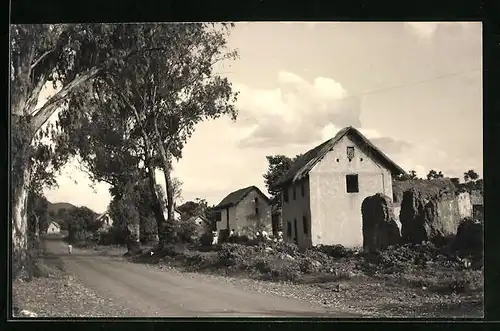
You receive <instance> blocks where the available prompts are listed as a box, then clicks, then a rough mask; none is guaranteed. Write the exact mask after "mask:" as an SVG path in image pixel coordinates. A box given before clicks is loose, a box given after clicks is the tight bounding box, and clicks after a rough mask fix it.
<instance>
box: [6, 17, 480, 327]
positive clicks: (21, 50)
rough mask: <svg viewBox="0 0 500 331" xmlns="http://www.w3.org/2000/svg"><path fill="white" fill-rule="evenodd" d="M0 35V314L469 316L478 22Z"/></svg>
mask: <svg viewBox="0 0 500 331" xmlns="http://www.w3.org/2000/svg"><path fill="white" fill-rule="evenodd" d="M9 33H10V34H9V42H10V44H9V61H10V88H9V89H10V101H9V104H10V150H11V153H10V178H11V179H10V180H11V182H10V185H11V189H10V212H11V214H10V216H9V217H10V219H11V221H10V230H11V234H10V235H9V236H10V238H9V240H11V245H10V246H9V247H10V248H9V254H10V256H11V264H10V267H11V270H10V271H9V272H10V273H11V280H12V281H11V286H12V288H11V290H12V291H11V298H10V301H11V303H12V317H14V318H16V319H30V320H36V319H39V318H56V317H59V318H67V319H69V318H77V317H102V318H123V317H134V318H141V317H142V318H171V317H185V318H194V317H207V318H209V317H211V318H213V317H218V318H224V317H232V318H249V317H261V318H330V319H331V318H340V319H344V318H345V319H352V318H361V319H364V318H366V319H373V318H399V319H401V318H483V317H484V262H483V255H484V254H483V252H484V239H483V237H484V231H483V224H484V212H483V211H484V202H483V201H484V188H483V187H484V182H483V85H482V84H483V65H482V62H483V59H482V53H483V45H482V23H481V22H467V21H446V22H430V21H425V22H404V21H399V22H396V21H394V22H390V21H387V22H382V21H381V22H375V21H373V22H347V21H343V22H335V21H332V22H327V21H322V22H319V21H318V22H314V21H311V22H307V21H303V22H298V21H297V22H295V21H286V22H280V21H275V22H274V21H266V22H265V21H262V22H259V21H235V22H188V23H184V22H178V23H173V22H168V23H166V22H165V23H162V22H157V23H152V22H148V23H141V22H138V23H64V24H63V23H61V24H53V23H50V24H49V23H44V24H11V25H10V31H9Z"/></svg>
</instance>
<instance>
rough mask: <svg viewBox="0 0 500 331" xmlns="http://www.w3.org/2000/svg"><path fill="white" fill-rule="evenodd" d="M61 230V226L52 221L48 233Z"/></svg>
mask: <svg viewBox="0 0 500 331" xmlns="http://www.w3.org/2000/svg"><path fill="white" fill-rule="evenodd" d="M59 232H61V230H60V228H59V227H57V226H56V225H54V223H50V225H49V227H48V229H47V233H59Z"/></svg>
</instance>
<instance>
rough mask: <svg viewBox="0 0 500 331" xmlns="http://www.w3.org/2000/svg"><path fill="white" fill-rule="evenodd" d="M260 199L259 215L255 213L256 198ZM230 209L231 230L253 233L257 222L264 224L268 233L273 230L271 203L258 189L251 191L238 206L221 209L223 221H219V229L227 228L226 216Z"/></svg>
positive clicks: (240, 232)
mask: <svg viewBox="0 0 500 331" xmlns="http://www.w3.org/2000/svg"><path fill="white" fill-rule="evenodd" d="M255 198H258V199H259V216H258V217H257V216H256V215H255V204H254V199H255ZM228 211H229V230H234V231H235V232H236V233H239V234H253V233H254V232H255V231H257V229H256V227H257V224H262V225H263V226H264V228H265V230H266V231H267V232H268V233H271V231H272V225H271V205H269V203H268V202H267V201H266V200H265V199H264V198H263V197H262V195H260V194H259V193H258V192H257V191H255V190H254V191H251V192H250V193H248V194H247V196H246V197H245V198H243V200H241V201H240V202H239V203H238V204H237V205H236V206H233V207H229V208H228V209H227V208H226V209H222V210H220V213H221V221H220V222H216V223H217V231H218V232H219V231H221V230H227V220H226V217H227V215H228Z"/></svg>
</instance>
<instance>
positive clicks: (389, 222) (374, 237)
mask: <svg viewBox="0 0 500 331" xmlns="http://www.w3.org/2000/svg"><path fill="white" fill-rule="evenodd" d="M361 214H362V217H363V250H364V251H365V252H375V251H378V250H381V249H385V248H387V247H389V246H391V245H397V244H399V243H400V239H401V238H400V234H399V228H398V225H397V223H396V221H395V217H394V208H393V207H392V202H391V200H390V198H389V197H387V196H385V195H383V194H380V193H377V194H375V195H372V196H369V197H367V198H366V199H365V200H363V203H362V204H361Z"/></svg>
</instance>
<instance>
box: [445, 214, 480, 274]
mask: <svg viewBox="0 0 500 331" xmlns="http://www.w3.org/2000/svg"><path fill="white" fill-rule="evenodd" d="M451 245H452V248H453V249H454V250H455V251H458V252H459V253H460V254H461V255H463V256H468V255H472V256H473V257H474V260H478V259H481V258H482V252H483V224H482V223H480V222H478V221H475V220H473V219H471V218H466V219H464V220H463V221H462V222H461V223H460V225H459V226H458V230H457V234H456V236H455V239H454V240H453V242H452V244H451ZM468 262H469V263H467V262H464V265H465V264H470V263H471V262H470V261H468ZM469 267H470V265H469Z"/></svg>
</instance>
